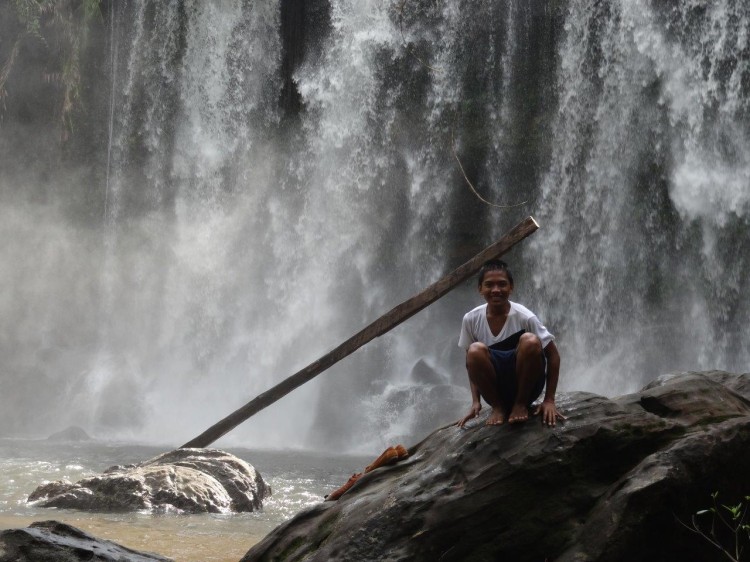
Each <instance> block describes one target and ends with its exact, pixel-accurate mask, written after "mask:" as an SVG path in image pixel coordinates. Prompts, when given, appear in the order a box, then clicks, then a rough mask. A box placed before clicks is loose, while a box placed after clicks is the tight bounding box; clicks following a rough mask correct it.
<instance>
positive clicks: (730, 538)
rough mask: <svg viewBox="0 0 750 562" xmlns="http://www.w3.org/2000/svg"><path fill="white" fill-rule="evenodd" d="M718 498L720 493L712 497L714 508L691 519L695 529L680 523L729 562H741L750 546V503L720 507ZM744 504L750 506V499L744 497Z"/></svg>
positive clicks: (702, 510) (697, 513)
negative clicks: (749, 516) (747, 520)
mask: <svg viewBox="0 0 750 562" xmlns="http://www.w3.org/2000/svg"><path fill="white" fill-rule="evenodd" d="M718 496H719V492H714V493H713V494H711V499H712V501H713V506H712V507H710V508H708V509H701V510H700V511H697V512H696V513H695V514H694V515H693V517H692V520H691V523H692V525H685V524H684V523H682V521H680V523H682V525H683V526H684V527H686V528H687V529H689V530H690V531H692V532H693V533H696V534H697V535H699V536H701V537H703V539H705V540H706V541H708V542H709V543H710V544H712V545H713V546H715V547H716V548H717V549H719V550H720V551H721V553H722V554H723V556H724V557H725V558H726V559H727V560H733V561H734V562H740V560H742V558H741V557H742V553H743V551H744V549H745V547H746V546H747V545H748V544H749V543H750V524H748V523H746V522H745V521H746V516H747V511H748V507H750V503H743V502H742V501H740V502H738V503H737V504H736V505H724V504H719V502H718ZM745 502H750V496H745Z"/></svg>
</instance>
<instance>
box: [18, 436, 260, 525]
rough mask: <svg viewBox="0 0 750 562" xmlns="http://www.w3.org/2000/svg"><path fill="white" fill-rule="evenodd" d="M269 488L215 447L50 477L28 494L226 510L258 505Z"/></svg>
mask: <svg viewBox="0 0 750 562" xmlns="http://www.w3.org/2000/svg"><path fill="white" fill-rule="evenodd" d="M270 493H271V488H270V487H269V486H268V485H267V484H266V483H265V482H264V481H263V478H262V477H261V475H260V473H258V472H257V471H256V470H255V469H254V468H253V467H252V466H250V465H249V464H248V463H246V462H245V461H243V460H242V459H239V458H237V457H235V456H234V455H230V454H229V453H225V452H224V451H219V450H216V449H176V450H174V451H171V452H169V453H164V454H163V455H159V456H158V457H155V458H153V459H151V460H148V461H146V462H143V463H140V464H137V465H128V466H114V467H111V468H109V469H107V470H106V471H105V472H104V474H102V475H100V476H92V477H89V478H84V479H83V480H79V481H78V482H76V483H75V484H73V483H71V482H66V481H57V482H51V483H49V484H45V485H42V486H39V487H38V488H37V489H36V490H34V492H32V493H31V495H30V496H29V501H30V502H38V505H39V506H41V507H60V508H68V509H82V510H87V511H141V510H147V511H166V512H176V513H206V512H208V513H229V512H246V511H253V510H256V509H260V508H261V507H262V505H263V498H265V497H266V496H267V495H270Z"/></svg>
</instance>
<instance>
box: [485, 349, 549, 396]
mask: <svg viewBox="0 0 750 562" xmlns="http://www.w3.org/2000/svg"><path fill="white" fill-rule="evenodd" d="M490 359H491V360H492V366H493V367H494V368H495V377H496V379H497V390H498V393H499V394H500V400H502V401H503V405H504V407H505V408H506V410H507V409H510V407H511V406H512V405H513V402H514V401H515V399H516V393H517V392H518V385H517V381H516V350H515V349H511V350H508V351H503V350H499V349H490ZM545 360H546V358H545ZM546 378H547V377H539V381H538V382H537V383H536V386H535V387H534V388H533V389H532V390H531V395H530V396H529V404H531V403H532V402H533V401H534V400H536V399H537V398H539V395H540V394H541V393H542V391H543V390H544V381H545V380H546Z"/></svg>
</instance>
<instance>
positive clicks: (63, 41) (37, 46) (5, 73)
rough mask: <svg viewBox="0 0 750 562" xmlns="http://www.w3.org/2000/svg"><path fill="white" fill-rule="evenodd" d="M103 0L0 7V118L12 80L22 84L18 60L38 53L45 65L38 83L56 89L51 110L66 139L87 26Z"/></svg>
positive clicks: (18, 2)
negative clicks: (1, 29)
mask: <svg viewBox="0 0 750 562" xmlns="http://www.w3.org/2000/svg"><path fill="white" fill-rule="evenodd" d="M100 4H101V0H13V1H12V2H8V4H7V5H6V6H4V7H3V8H2V18H3V20H5V24H4V26H3V27H4V28H5V29H4V31H5V33H3V36H4V38H3V39H2V40H0V62H1V63H2V66H0V117H2V115H3V113H4V112H5V110H6V104H5V100H6V98H7V96H8V93H9V91H12V89H13V87H14V82H17V81H20V77H19V76H18V72H20V69H16V72H14V69H15V66H16V64H15V63H16V62H17V59H18V58H19V55H20V54H21V52H22V51H23V50H24V49H26V50H28V51H29V52H32V53H41V54H42V55H43V56H44V58H45V60H46V63H45V64H44V68H43V70H42V71H41V76H38V77H36V78H37V79H38V82H39V83H40V84H49V85H52V86H54V90H55V104H54V105H55V111H54V115H53V116H52V117H53V118H54V119H57V120H58V122H59V125H60V130H61V139H62V140H65V139H67V138H68V136H69V134H70V133H71V132H72V130H73V120H72V112H73V109H74V108H75V106H76V104H77V103H78V102H79V99H80V95H79V93H80V87H81V71H80V59H81V51H82V50H83V47H84V46H85V43H86V40H87V36H88V33H87V31H88V28H89V24H90V23H91V22H92V21H93V20H95V19H97V18H98V19H101V11H100Z"/></svg>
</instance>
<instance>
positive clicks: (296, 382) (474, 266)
mask: <svg viewBox="0 0 750 562" xmlns="http://www.w3.org/2000/svg"><path fill="white" fill-rule="evenodd" d="M538 228H539V225H538V224H537V222H536V221H535V220H534V219H533V218H532V217H528V218H526V219H525V220H523V221H522V222H520V223H519V224H518V225H516V226H515V227H514V228H513V229H512V230H510V231H509V232H508V233H507V234H505V236H503V237H502V238H501V239H500V240H498V241H497V242H495V243H494V244H492V245H491V246H489V247H487V248H485V249H484V250H482V251H481V252H480V253H478V254H477V255H476V256H474V257H473V258H471V259H470V260H469V261H467V262H466V263H465V264H463V265H462V266H460V267H459V268H458V269H455V270H454V271H452V272H451V273H449V274H448V275H446V276H445V277H443V278H442V279H440V281H437V282H436V283H433V284H432V285H430V286H429V287H427V288H426V289H425V290H424V291H422V292H421V293H419V294H418V295H416V296H413V297H412V298H410V299H409V300H406V301H404V302H402V303H401V304H399V305H398V306H396V307H395V308H393V309H392V310H391V311H389V312H386V313H385V314H383V315H382V316H381V317H380V318H378V319H377V320H375V321H374V322H373V323H372V324H370V325H369V326H367V327H365V328H363V329H362V330H360V331H359V332H357V333H356V334H354V335H353V336H352V337H350V338H349V339H348V340H346V341H345V342H344V343H342V344H341V345H339V346H338V347H337V348H336V349H334V350H333V351H330V352H329V353H327V354H325V355H324V356H322V357H321V358H320V359H318V360H317V361H314V362H313V363H310V364H309V365H308V366H307V367H305V368H304V369H302V370H301V371H298V372H297V373H295V374H293V375H292V376H291V377H289V378H287V379H285V380H283V381H281V382H280V383H279V384H277V385H276V386H274V387H273V388H271V389H269V390H266V391H265V392H263V393H262V394H259V395H258V396H257V397H256V398H253V399H252V400H251V401H250V402H248V403H247V404H245V405H244V406H242V407H241V408H239V409H238V410H235V411H234V412H232V413H231V414H229V415H228V416H227V417H225V418H224V419H223V420H221V421H219V422H218V423H216V424H214V425H212V426H211V427H209V428H208V429H207V430H206V431H204V432H203V433H201V434H200V435H198V436H197V437H195V438H194V439H191V440H190V441H188V442H187V443H185V444H184V445H183V446H182V447H181V448H186V447H207V446H208V445H210V444H211V443H213V442H214V441H216V440H217V439H218V438H219V437H221V436H222V435H225V434H226V433H228V432H229V431H231V430H232V429H234V428H235V427H237V426H238V425H240V424H241V423H242V422H244V421H245V420H246V419H248V418H249V417H250V416H252V415H254V414H257V413H258V412H260V411H261V410H262V409H264V408H266V407H268V406H270V405H271V404H273V403H274V402H276V401H277V400H278V399H279V398H282V397H283V396H286V395H287V394H289V393H290V392H291V391H292V390H294V389H295V388H297V387H299V386H301V385H303V384H305V383H306V382H308V381H309V380H311V379H313V378H315V377H316V376H318V375H319V374H320V373H322V372H323V371H325V370H326V369H328V368H329V367H331V366H332V365H334V364H335V363H338V362H339V361H341V360H342V359H343V358H344V357H347V356H348V355H351V354H352V353H354V352H355V351H356V350H357V349H359V348H360V347H362V346H363V345H365V344H366V343H367V342H369V341H371V340H373V339H375V338H377V337H378V336H382V335H383V334H385V333H386V332H388V331H390V330H392V329H393V328H395V327H396V326H398V325H399V324H401V323H402V322H404V321H405V320H407V319H409V318H411V317H412V316H414V315H415V314H416V313H417V312H419V311H420V310H422V309H423V308H425V307H427V306H429V305H430V304H432V303H433V302H435V301H436V300H438V299H439V298H440V297H442V296H443V295H445V294H446V293H448V292H449V291H450V290H452V289H454V288H455V287H456V286H457V285H459V284H460V283H463V282H464V281H466V280H467V279H469V278H470V277H471V276H472V275H474V274H475V273H476V272H477V271H479V269H480V268H481V267H482V264H483V263H484V262H486V261H487V260H489V259H493V258H498V257H500V256H502V255H503V254H505V253H506V252H508V250H510V249H511V248H512V247H513V246H515V245H516V244H518V243H519V242H520V241H521V240H523V239H524V238H526V237H527V236H529V235H530V234H532V233H534V232H535V231H536V230H537V229H538Z"/></svg>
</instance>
